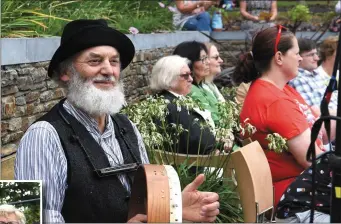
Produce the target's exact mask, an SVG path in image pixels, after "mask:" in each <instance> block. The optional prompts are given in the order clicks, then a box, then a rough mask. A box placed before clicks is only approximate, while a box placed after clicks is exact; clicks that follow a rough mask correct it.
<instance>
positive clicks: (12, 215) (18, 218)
mask: <svg viewBox="0 0 341 224" xmlns="http://www.w3.org/2000/svg"><path fill="white" fill-rule="evenodd" d="M0 223H7V224H25V223H26V218H25V215H24V213H22V212H21V211H20V210H19V209H17V208H15V207H14V206H13V205H7V204H5V205H0Z"/></svg>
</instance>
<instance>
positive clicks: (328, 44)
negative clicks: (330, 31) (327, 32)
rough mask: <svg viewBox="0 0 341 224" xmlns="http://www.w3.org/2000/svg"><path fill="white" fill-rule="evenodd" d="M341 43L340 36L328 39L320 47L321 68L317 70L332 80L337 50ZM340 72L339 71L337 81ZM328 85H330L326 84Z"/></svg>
mask: <svg viewBox="0 0 341 224" xmlns="http://www.w3.org/2000/svg"><path fill="white" fill-rule="evenodd" d="M338 41H339V37H338V36H330V37H327V38H326V39H325V40H324V41H323V42H322V44H321V45H320V49H319V51H320V66H319V67H318V68H317V69H316V72H317V73H318V74H320V75H323V76H326V77H328V78H330V77H331V76H332V73H333V69H334V64H335V57H336V49H337V44H338ZM338 76H339V71H337V75H336V77H337V79H338ZM326 85H328V83H326Z"/></svg>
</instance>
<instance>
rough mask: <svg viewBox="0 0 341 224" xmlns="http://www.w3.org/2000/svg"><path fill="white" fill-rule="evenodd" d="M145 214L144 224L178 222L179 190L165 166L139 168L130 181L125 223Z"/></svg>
mask: <svg viewBox="0 0 341 224" xmlns="http://www.w3.org/2000/svg"><path fill="white" fill-rule="evenodd" d="M137 214H146V215H147V220H148V222H163V223H166V222H168V223H169V222H172V223H173V222H182V198H181V186H180V181H179V177H178V174H177V173H176V171H175V170H174V168H173V167H172V166H169V165H151V164H148V165H143V166H140V167H139V168H138V170H137V171H136V174H135V177H134V183H133V186H132V189H131V198H130V202H129V213H128V220H129V219H131V218H132V217H134V216H135V215H137Z"/></svg>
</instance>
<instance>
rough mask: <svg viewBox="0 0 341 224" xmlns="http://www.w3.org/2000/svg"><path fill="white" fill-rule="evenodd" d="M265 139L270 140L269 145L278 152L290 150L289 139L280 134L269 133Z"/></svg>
mask: <svg viewBox="0 0 341 224" xmlns="http://www.w3.org/2000/svg"><path fill="white" fill-rule="evenodd" d="M265 139H266V140H268V141H269V143H268V147H269V149H270V150H273V151H274V152H276V153H282V152H283V151H288V146H287V139H286V138H283V137H282V136H281V135H280V134H278V133H273V134H268V135H267V136H266V138H265Z"/></svg>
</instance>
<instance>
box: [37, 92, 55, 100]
mask: <svg viewBox="0 0 341 224" xmlns="http://www.w3.org/2000/svg"><path fill="white" fill-rule="evenodd" d="M53 96H54V91H53V90H48V91H45V92H43V93H42V94H40V101H41V102H47V101H49V100H52V99H53Z"/></svg>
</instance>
